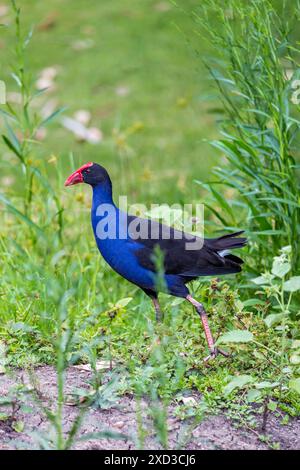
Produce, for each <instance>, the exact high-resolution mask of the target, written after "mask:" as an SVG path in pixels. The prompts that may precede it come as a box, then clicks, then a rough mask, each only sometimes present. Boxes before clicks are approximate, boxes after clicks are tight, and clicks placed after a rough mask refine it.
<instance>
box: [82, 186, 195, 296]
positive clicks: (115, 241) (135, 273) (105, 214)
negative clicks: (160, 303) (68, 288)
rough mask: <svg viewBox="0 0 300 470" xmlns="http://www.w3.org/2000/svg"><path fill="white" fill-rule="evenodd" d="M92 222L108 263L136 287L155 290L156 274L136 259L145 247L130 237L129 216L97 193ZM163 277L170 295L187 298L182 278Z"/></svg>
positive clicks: (95, 192) (104, 195) (108, 199)
mask: <svg viewBox="0 0 300 470" xmlns="http://www.w3.org/2000/svg"><path fill="white" fill-rule="evenodd" d="M91 219H92V226H93V231H94V236H95V240H96V243H97V246H98V248H99V251H100V253H101V255H102V256H103V258H104V259H105V261H106V262H107V263H108V264H109V265H110V266H111V267H112V268H113V269H114V270H115V271H116V272H117V273H119V274H120V275H121V276H123V277H124V278H125V279H127V280H128V281H130V282H132V283H133V284H136V285H138V286H139V287H141V288H143V289H149V290H155V287H156V282H155V273H154V272H153V271H150V270H149V269H146V268H144V267H143V266H141V265H140V264H139V262H138V258H137V257H136V254H135V252H136V250H139V249H140V248H142V247H143V245H142V244H140V243H139V242H138V241H136V240H133V239H132V238H131V237H130V236H129V233H128V223H127V214H126V213H125V212H123V211H121V210H120V209H118V208H117V207H116V206H115V205H114V204H113V202H112V199H111V198H110V197H109V196H108V197H107V195H106V194H103V193H102V194H101V193H100V190H98V191H95V190H94V195H93V205H92V212H91ZM164 278H165V284H166V286H167V289H168V291H169V293H173V294H174V295H180V296H185V295H186V288H185V286H184V284H183V282H182V279H181V278H180V277H179V276H177V275H172V274H167V275H165V276H164Z"/></svg>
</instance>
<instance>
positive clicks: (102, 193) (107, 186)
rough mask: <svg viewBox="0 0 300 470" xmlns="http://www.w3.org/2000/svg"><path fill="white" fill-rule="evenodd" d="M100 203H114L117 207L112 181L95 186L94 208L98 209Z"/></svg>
mask: <svg viewBox="0 0 300 470" xmlns="http://www.w3.org/2000/svg"><path fill="white" fill-rule="evenodd" d="M99 204H112V205H113V206H114V207H116V206H115V203H114V201H113V197H112V186H111V182H110V181H106V182H104V183H100V184H98V185H96V186H93V209H96V208H97V207H98V206H99Z"/></svg>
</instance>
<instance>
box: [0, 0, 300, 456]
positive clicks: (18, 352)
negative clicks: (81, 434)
mask: <svg viewBox="0 0 300 470" xmlns="http://www.w3.org/2000/svg"><path fill="white" fill-rule="evenodd" d="M178 3H179V6H183V7H184V9H186V10H188V11H192V9H193V7H194V6H196V2H193V1H191V2H189V4H188V6H187V2H184V4H183V3H182V4H180V2H178ZM162 10H163V11H162ZM164 10H166V11H164ZM70 11H72V15H70ZM7 17H8V21H10V24H11V26H9V27H8V28H5V29H3V28H2V30H1V31H2V33H3V39H2V41H3V45H5V52H4V54H2V58H1V60H2V66H3V70H4V77H3V78H4V79H5V80H6V81H7V88H8V90H9V91H17V90H18V88H17V85H16V83H15V81H13V80H11V79H10V78H9V77H10V75H9V74H10V68H9V64H11V63H12V64H13V66H14V69H17V71H18V70H19V72H20V70H22V73H23V69H22V68H21V67H20V64H21V63H22V61H23V59H24V58H25V59H26V60H25V68H24V80H25V82H26V83H27V80H28V81H30V80H29V79H30V77H32V78H33V83H34V82H35V78H36V76H37V74H38V72H39V71H40V70H42V69H43V68H44V67H47V66H52V65H58V66H59V68H58V70H59V72H58V76H57V79H56V80H55V84H56V89H55V90H54V91H52V92H51V93H50V92H46V93H44V94H43V95H41V96H40V97H38V99H37V100H36V105H35V104H34V103H32V105H31V106H30V107H29V108H28V109H27V110H25V108H26V107H24V103H23V105H21V106H19V105H15V104H13V107H14V110H15V112H16V116H17V118H18V120H19V127H18V126H17V125H16V123H14V122H11V121H9V123H10V124H9V125H10V126H11V128H9V127H8V128H7V127H4V126H3V133H4V134H5V135H6V136H8V137H10V139H12V141H13V142H15V143H16V145H17V146H18V145H19V146H20V148H21V150H22V149H23V150H24V148H23V146H24V145H25V144H26V145H25V150H26V152H23V150H22V152H23V153H21V155H22V157H23V159H24V161H25V163H24V162H23V161H22V159H20V157H19V156H18V155H17V154H16V152H15V151H14V149H12V148H11V146H10V148H9V147H7V145H5V143H3V144H2V147H1V151H2V153H1V155H2V159H1V166H2V171H3V176H2V183H3V185H5V184H6V186H5V191H1V193H2V196H1V197H2V202H3V203H4V204H3V206H2V215H3V220H4V224H3V225H2V228H1V233H0V253H1V264H0V269H1V280H2V283H1V291H0V309H1V324H0V341H1V343H0V345H1V348H0V351H1V352H0V366H1V367H3V368H4V369H9V368H14V367H25V368H31V367H33V366H36V365H41V364H55V365H56V368H57V371H58V377H59V380H58V391H59V397H60V398H59V400H58V403H57V409H56V414H55V415H54V416H52V415H51V416H50V422H52V424H53V426H54V428H55V429H56V441H55V442H54V443H52V444H51V445H52V446H54V447H56V448H65V447H66V446H67V447H68V446H69V444H70V442H73V439H74V438H75V434H76V432H77V430H75V429H74V435H73V434H72V435H71V436H69V437H70V440H69V441H68V439H67V440H65V438H64V437H63V435H62V420H63V416H62V397H63V386H64V383H63V380H64V379H63V375H64V370H65V368H66V367H67V366H68V365H70V364H74V363H78V362H84V363H86V362H89V363H91V364H92V365H93V364H95V361H96V360H97V359H101V360H105V361H110V362H111V361H114V362H116V363H117V365H116V367H115V368H113V370H112V371H110V372H109V374H110V375H108V377H109V378H110V379H111V380H110V382H109V383H110V385H111V387H112V389H113V390H112V394H113V396H114V395H118V394H123V393H127V392H129V393H135V395H136V396H137V398H139V399H140V398H141V397H143V396H145V395H146V396H148V397H149V399H150V407H149V409H150V411H149V412H150V413H152V418H153V425H154V428H155V431H156V434H157V437H158V440H159V441H160V443H161V445H163V446H164V447H167V445H168V443H167V440H168V436H167V429H166V416H165V414H166V409H167V405H168V403H170V401H172V400H174V399H175V400H178V403H179V402H180V397H181V396H182V395H183V394H186V393H187V394H189V393H190V392H191V391H194V390H197V391H198V392H200V393H201V394H202V397H203V400H202V401H201V403H200V404H199V408H197V409H196V410H191V409H189V408H185V407H184V406H178V408H179V409H178V415H179V416H181V417H182V418H183V417H185V416H187V415H191V414H192V415H193V414H194V415H196V418H197V419H201V418H202V415H203V410H204V409H207V410H208V412H210V413H212V412H219V411H220V410H223V409H224V408H226V409H227V410H228V412H229V414H230V413H231V414H234V413H235V411H236V410H238V413H237V415H240V416H241V421H243V420H246V421H247V420H248V418H247V417H248V415H249V413H250V411H249V410H251V409H252V408H251V406H252V405H251V403H253V402H254V403H256V406H257V407H258V409H259V410H264V407H266V406H270V407H272V406H273V405H270V403H271V402H272V401H273V400H276V402H278V410H284V411H287V412H288V413H290V414H291V415H297V414H299V410H300V407H299V395H298V393H297V391H296V388H297V382H293V384H295V383H296V387H294V388H288V383H289V380H297V377H298V375H299V365H298V362H297V360H298V359H297V357H298V356H299V354H298V350H297V348H298V346H297V344H298V343H297V341H298V339H299V328H298V327H297V318H298V317H297V311H298V310H297V308H298V303H297V301H295V302H293V303H292V305H290V302H289V301H288V306H287V302H286V301H287V300H288V299H287V296H286V293H285V291H284V290H283V288H282V289H281V290H280V291H278V292H280V295H279V297H278V295H277V297H276V295H275V296H274V295H272V293H273V294H274V292H275V291H276V289H277V288H278V289H279V287H278V286H277V283H278V282H277V281H278V280H276V279H275V280H274V285H273V286H268V285H266V286H264V288H256V287H255V285H254V284H253V283H250V282H249V280H250V278H251V275H250V273H249V269H248V266H249V262H248V263H247V265H246V268H245V274H244V275H243V276H241V275H239V276H234V277H230V276H229V277H227V279H226V282H225V281H222V282H217V281H216V280H214V279H204V280H202V281H201V282H198V281H197V282H194V283H193V285H192V290H193V291H194V293H195V295H196V297H197V298H199V299H200V298H201V299H202V300H203V303H204V304H205V305H206V306H207V310H208V313H209V316H210V323H211V327H212V332H213V335H214V336H215V337H216V338H219V341H223V342H225V343H226V337H224V336H223V334H224V333H226V332H227V331H228V330H232V331H233V332H236V330H238V335H240V334H241V333H240V331H239V330H247V332H248V333H249V332H250V333H251V334H252V336H253V338H254V341H252V339H251V340H249V341H248V340H247V342H246V341H243V342H241V343H240V342H238V340H237V339H236V338H237V336H235V339H233V340H231V341H230V342H229V343H228V344H229V345H230V346H229V347H230V349H231V351H232V352H233V357H232V359H231V360H230V361H228V360H225V359H224V358H219V357H218V359H217V360H216V361H215V362H214V363H212V364H211V365H210V366H209V367H207V366H206V365H205V364H204V363H203V357H205V356H206V347H205V338H204V333H203V331H202V329H201V326H200V322H199V319H198V317H197V314H196V313H195V312H194V310H193V309H192V308H191V307H190V306H189V305H186V304H185V302H183V303H182V302H181V301H180V300H178V299H173V298H170V297H168V296H166V295H162V296H161V300H162V306H163V310H164V322H163V324H162V325H156V324H155V321H154V318H155V315H154V312H153V310H152V306H151V304H150V301H149V300H148V299H147V298H146V297H145V295H144V294H143V293H142V292H140V291H139V290H138V289H137V288H136V287H134V286H132V285H130V284H129V283H127V282H126V281H125V280H123V279H120V277H119V276H118V275H117V274H116V273H114V272H112V271H111V269H110V268H109V267H108V266H107V265H106V264H105V262H104V260H103V259H102V258H101V257H100V256H99V254H98V251H97V248H96V246H95V243H94V239H93V234H92V230H91V227H90V220H89V219H90V218H89V209H90V199H91V195H90V193H89V188H85V187H84V185H82V186H81V187H76V188H71V190H70V191H67V190H66V189H64V188H63V181H64V179H65V177H66V176H67V175H68V174H69V173H70V171H71V170H72V169H74V168H75V167H76V166H77V165H78V164H79V163H83V162H85V161H91V160H96V161H98V162H99V163H102V164H103V165H104V166H107V168H108V169H109V170H110V173H111V174H112V177H113V181H115V192H116V195H118V194H122V193H125V194H128V196H129V199H130V201H132V202H142V203H146V204H147V203H149V202H164V203H173V202H182V203H184V202H189V203H191V202H193V201H199V198H201V197H203V194H204V192H203V191H202V189H201V188H199V186H197V185H196V184H193V180H194V179H197V180H200V181H203V180H206V179H207V178H208V177H209V172H210V169H211V167H212V165H213V164H214V163H215V162H216V161H217V159H218V158H219V157H217V156H216V155H215V151H214V150H213V149H210V148H209V146H208V145H207V144H205V143H203V142H202V139H203V138H207V139H213V138H214V137H215V135H216V129H215V126H214V125H213V121H212V118H211V117H210V114H209V112H208V111H209V110H210V108H211V106H212V105H211V104H209V103H210V102H209V101H207V100H205V99H204V97H205V96H207V94H208V93H211V89H210V83H209V81H208V80H207V78H206V77H207V72H206V70H205V68H204V66H203V65H202V63H201V61H199V59H198V57H197V56H196V55H195V53H194V48H197V47H198V49H199V45H197V36H194V34H193V33H192V32H191V31H192V30H193V29H195V28H196V26H195V24H194V22H193V20H192V18H191V16H190V15H186V14H183V13H182V11H181V10H180V8H176V7H174V6H173V5H169V4H166V3H164V2H156V1H153V2H152V1H148V2H144V3H143V4H141V2H138V1H134V2H127V1H125V2H124V1H122V2H119V1H115V2H108V1H105V2H97V3H95V2H89V1H88V2H82V1H81V0H77V1H76V4H75V6H74V2H72V5H71V2H70V1H64V2H57V1H55V0H53V1H52V2H51V4H50V6H49V4H47V5H46V4H43V3H41V2H33V1H28V2H26V6H24V7H22V16H21V19H22V31H23V32H26V31H27V29H28V27H29V26H30V25H31V24H32V23H33V22H34V23H35V24H36V28H35V33H34V35H33V38H32V40H31V41H30V43H29V45H28V46H27V49H26V51H25V54H26V56H25V57H23V51H21V55H20V56H19V58H18V60H16V57H15V56H14V55H13V52H12V51H13V49H14V48H15V45H16V38H15V33H14V28H13V26H12V25H13V23H12V20H13V15H12V13H9V14H8V16H7ZM51 22H52V23H53V24H52V23H51ZM175 25H177V26H178V27H177V28H176V27H175ZM178 28H179V29H180V30H181V31H182V32H179V31H178ZM203 34H204V33H203ZM185 38H188V39H189V41H186V40H185ZM79 39H80V40H84V41H85V40H86V39H92V41H93V42H92V43H89V42H88V44H93V46H92V47H91V48H87V49H84V50H80V51H78V50H77V51H74V50H73V48H72V43H74V41H78V40H79ZM18 45H19V46H20V41H19V42H17V47H18ZM46 52H47V53H46ZM200 52H201V56H203V55H205V54H208V53H211V49H210V46H203V44H202V42H201V51H200ZM199 77H200V78H199ZM1 78H2V77H1ZM120 86H122V87H125V88H124V89H127V88H128V92H129V94H128V95H127V96H122V97H121V96H118V94H117V93H116V89H117V88H118V87H120ZM30 93H32V89H31V90H30ZM30 93H29V95H30ZM30 96H31V95H30ZM53 97H56V98H57V106H67V107H68V109H67V111H65V114H67V115H72V113H73V112H74V111H76V110H78V109H88V110H90V111H91V113H92V123H93V125H95V126H100V127H101V129H102V131H103V136H104V137H103V141H102V142H101V143H100V144H99V145H91V144H88V143H78V142H76V141H75V140H74V138H73V137H72V135H71V134H70V133H69V132H68V131H67V130H65V129H64V128H63V127H62V126H61V124H60V117H61V116H57V119H56V120H53V121H51V122H50V123H48V124H49V125H48V127H47V132H48V134H47V136H46V138H45V139H44V140H42V141H38V140H37V139H36V133H33V134H32V135H31V134H30V129H31V128H32V125H31V123H32V122H34V120H35V116H36V114H37V115H38V118H37V119H39V112H40V109H41V107H42V106H43V103H44V102H45V101H48V99H50V98H53ZM213 97H214V100H213V101H212V103H213V104H215V103H216V102H215V95H213ZM8 111H9V110H8ZM27 112H28V113H29V118H30V119H29V120H28V119H27V118H26V114H27ZM12 132H13V133H14V134H12ZM28 136H29V137H30V138H28ZM17 153H18V152H17ZM224 166H225V165H224ZM24 167H25V170H26V171H28V174H29V175H32V179H31V178H29V179H27V178H26V171H25V172H24ZM227 168H228V171H231V170H232V167H226V170H227ZM8 177H9V178H8ZM24 188H30V189H29V194H31V198H30V204H29V205H28V204H25V205H24V201H26V197H25V198H24ZM25 193H28V191H25ZM222 196H223V194H222ZM225 198H226V193H225ZM237 200H238V195H237ZM215 205H216V203H215ZM28 207H29V208H28ZM221 209H222V210H224V207H223V208H222V205H221ZM232 210H233V211H235V215H236V217H240V215H241V212H240V209H239V206H237V205H235V206H234V207H233V208H232ZM219 214H220V215H221V217H222V216H224V213H222V212H221V211H220V213H219ZM216 222H217V219H214V218H211V219H210V220H209V221H208V230H209V231H212V226H211V225H209V224H214V225H215V224H216ZM225 225H227V224H225ZM218 229H221V221H219V222H218ZM250 248H251V250H252V252H251V256H252V257H253V258H252V265H253V262H255V260H256V262H257V265H258V264H259V258H258V255H257V253H256V252H255V250H253V244H252V245H251V247H250ZM277 255H279V250H278V251H276V252H275V250H274V251H272V252H270V253H269V255H268V257H267V259H266V261H267V262H266V265H267V266H268V267H269V269H271V267H272V263H273V258H274V256H277ZM243 256H244V257H245V258H246V260H247V251H246V250H243ZM284 256H287V255H284ZM253 260H254V261H253ZM281 261H282V262H287V259H286V258H285V259H284V260H283V258H281ZM287 276H289V275H287ZM287 279H288V277H287ZM287 279H286V280H287ZM254 289H256V290H254ZM272 289H273V291H272ZM274 289H275V291H274ZM278 292H277V291H276V292H275V294H276V293H277V294H278ZM295 297H296V294H295ZM274 299H275V300H274ZM277 299H279V302H276V300H277ZM278 305H279V306H278ZM287 308H288V309H291V312H290V317H289V319H288V321H286V319H285V320H284V321H282V323H281V325H278V323H276V324H275V325H274V327H270V322H269V323H268V321H267V322H266V319H267V318H268V317H269V316H270V315H274V313H275V314H277V313H279V314H282V313H283V312H281V311H279V309H281V310H286V309H287ZM269 320H270V318H269ZM280 326H281V327H282V328H281V330H280V329H279V330H278V327H280ZM235 334H236V333H235ZM242 334H243V333H242ZM248 336H249V334H248ZM295 342H296V343H295ZM227 347H228V345H227ZM292 350H293V351H294V352H293V355H294V359H293V361H294V363H292V362H293V361H291V359H290V357H291V351H292ZM279 355H280V358H278V356H279ZM295 356H296V359H295ZM295 361H296V362H295ZM278 371H280V386H278V385H276V386H266V385H264V386H261V384H262V383H269V384H272V383H274V382H275V378H276V377H277V376H278V373H279V372H278ZM94 372H95V371H94ZM94 375H95V377H94V379H95V380H94V388H95V397H94V398H95V402H96V403H97V405H98V406H100V407H101V406H102V407H103V406H106V405H107V403H106V401H107V395H106V394H105V385H104V383H102V378H101V377H98V376H97V374H96V373H95V374H94ZM239 379H240V381H239ZM114 384H116V388H115V389H114ZM264 387H265V388H264ZM253 390H254V391H255V392H257V391H258V390H263V391H262V392H259V393H258V394H257V393H256V396H255V399H253V396H254V395H253ZM251 391H252V395H251V394H250V395H249V393H250V392H251ZM107 393H108V392H107ZM249 396H250V398H249ZM251 397H252V398H251ZM251 400H252V401H251ZM88 403H90V401H89V402H88ZM276 412H277V411H276ZM249 419H250V418H249ZM251 419H252V417H251ZM137 422H138V427H139V436H140V437H139V446H140V447H143V439H144V434H143V429H142V422H141V417H139V416H138V417H137ZM247 422H248V421H247Z"/></svg>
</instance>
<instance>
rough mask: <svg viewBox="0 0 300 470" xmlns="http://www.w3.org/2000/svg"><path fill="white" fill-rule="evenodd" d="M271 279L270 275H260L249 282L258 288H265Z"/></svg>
mask: <svg viewBox="0 0 300 470" xmlns="http://www.w3.org/2000/svg"><path fill="white" fill-rule="evenodd" d="M273 279H274V276H273V275H272V274H269V273H266V274H262V275H261V276H258V277H255V278H254V279H251V282H254V284H256V285H258V286H265V285H267V284H270V283H271V281H272V280H273Z"/></svg>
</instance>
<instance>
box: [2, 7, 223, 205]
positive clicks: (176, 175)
mask: <svg viewBox="0 0 300 470" xmlns="http://www.w3.org/2000/svg"><path fill="white" fill-rule="evenodd" d="M197 4H198V2H197V1H193V0H188V1H186V0H185V1H181V0H179V1H178V2H177V5H174V4H173V3H171V2H169V1H159V0H142V1H141V0H130V1H129V0H113V1H111V0H101V1H96V0H85V1H83V0H72V1H71V0H50V1H48V2H40V1H36V0H27V1H26V2H21V3H20V4H19V5H20V6H21V10H22V17H23V27H24V30H25V31H26V30H30V28H31V27H33V37H32V40H31V42H30V44H29V47H28V50H27V60H28V62H27V66H28V68H29V69H30V70H31V72H32V82H33V86H34V87H36V81H37V80H38V79H39V77H41V74H43V70H44V69H45V68H48V67H50V68H54V69H55V73H56V76H55V78H54V79H53V89H52V88H51V89H50V90H49V91H48V92H47V93H46V94H45V95H44V96H43V98H41V103H38V106H39V108H42V107H43V106H46V107H47V105H48V106H50V107H51V105H53V104H55V105H56V106H66V107H67V109H66V111H65V112H64V116H68V117H72V116H73V115H74V113H75V112H76V111H78V110H87V111H89V112H90V113H91V120H90V123H89V126H90V127H95V128H98V129H99V130H100V131H101V133H102V137H101V142H99V143H97V144H90V143H88V142H78V141H76V138H75V137H74V135H73V134H72V133H71V132H70V131H69V130H67V129H65V128H64V127H63V126H62V125H61V123H60V119H61V116H60V117H59V118H58V119H57V120H56V121H55V122H54V123H52V124H51V125H50V127H48V128H47V133H46V135H42V136H41V139H42V140H43V145H37V147H36V150H37V151H36V155H37V156H38V159H40V162H38V164H41V165H46V166H47V167H48V168H47V171H49V174H51V167H52V163H51V161H52V162H53V158H52V160H51V156H52V157H53V155H54V156H55V157H56V158H57V159H58V162H59V164H60V165H62V167H63V173H64V172H65V175H66V176H67V175H68V173H69V172H70V170H71V164H70V159H69V154H70V152H73V154H74V159H75V164H76V165H77V164H78V165H79V164H80V163H84V162H86V161H91V160H93V161H96V162H98V163H101V164H103V165H104V166H106V167H107V169H108V170H109V171H110V173H111V174H112V178H113V181H114V183H115V185H114V186H115V193H116V194H118V193H122V194H124V193H126V194H128V195H129V198H130V199H131V201H130V202H145V203H149V202H158V203H160V202H166V203H172V202H181V201H182V200H183V199H186V198H187V199H188V200H190V201H192V200H193V198H195V197H198V196H199V186H196V185H194V184H193V179H194V178H197V179H200V180H205V179H206V178H208V176H209V170H210V168H211V167H212V165H213V164H214V163H215V162H216V158H218V157H217V156H216V152H215V150H213V149H211V148H210V146H209V145H208V144H207V143H205V142H203V139H207V138H211V137H213V135H214V134H215V132H216V128H215V123H214V117H213V115H212V114H210V113H209V110H210V108H211V107H212V101H211V100H212V95H211V88H212V87H211V82H210V81H209V80H208V72H207V70H206V69H205V66H204V65H203V62H202V59H203V58H204V57H205V56H206V55H207V54H209V50H208V46H207V44H206V42H205V38H204V37H201V36H199V28H198V27H196V25H195V22H194V19H193V15H192V11H193V10H194V9H195V8H196V7H197ZM5 6H9V2H1V8H0V12H1V18H0V20H1V22H2V23H4V24H5V25H6V27H2V28H1V42H0V47H1V77H0V78H1V79H2V80H5V82H6V83H7V91H8V97H9V99H11V98H10V97H11V96H13V95H11V93H15V92H17V91H18V87H17V84H16V83H15V82H14V81H13V80H12V79H11V77H10V73H11V69H10V64H11V62H12V60H11V59H12V57H13V47H14V42H15V37H14V25H13V18H12V15H11V12H10V9H8V10H7V11H6V9H5ZM187 38H188V39H187ZM14 99H15V97H14V96H13V100H14ZM47 103H48V104H47ZM49 103H50V104H49ZM1 155H2V157H1V159H2V167H3V171H4V174H5V175H7V174H9V175H11V165H12V164H13V162H14V160H13V158H14V157H12V155H11V154H9V155H8V153H7V150H5V149H4V147H1ZM35 158H37V157H36V156H35ZM49 159H50V163H48V161H49ZM18 171H19V170H17V168H16V169H15V177H16V178H15V180H16V184H17V181H18V178H17V173H18ZM4 184H6V185H9V180H7V178H6V180H5V181H4ZM12 186H14V185H13V184H12ZM12 189H14V190H15V187H14V188H13V187H12ZM8 191H9V188H8ZM82 191H86V189H82Z"/></svg>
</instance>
